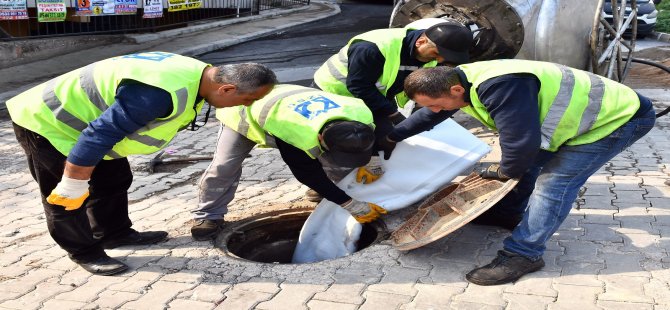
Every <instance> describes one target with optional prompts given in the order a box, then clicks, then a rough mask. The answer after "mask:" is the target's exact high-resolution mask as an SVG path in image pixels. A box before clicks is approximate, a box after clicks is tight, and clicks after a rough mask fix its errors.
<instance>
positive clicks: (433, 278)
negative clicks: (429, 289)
mask: <svg viewBox="0 0 670 310" xmlns="http://www.w3.org/2000/svg"><path fill="white" fill-rule="evenodd" d="M475 267H476V265H475V264H464V263H453V262H448V261H444V262H442V263H440V264H436V265H435V266H434V267H433V269H432V270H431V271H430V274H428V276H427V277H424V278H421V279H420V282H421V283H427V284H436V285H447V286H457V287H466V286H468V282H467V281H466V280H465V274H466V273H468V272H469V271H470V270H472V269H474V268H475Z"/></svg>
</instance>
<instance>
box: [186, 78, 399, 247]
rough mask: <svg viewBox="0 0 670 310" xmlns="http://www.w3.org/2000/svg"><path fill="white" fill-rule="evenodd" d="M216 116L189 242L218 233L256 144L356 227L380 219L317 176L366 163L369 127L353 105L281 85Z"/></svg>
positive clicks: (361, 107) (368, 117) (360, 106)
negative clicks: (215, 131) (215, 130)
mask: <svg viewBox="0 0 670 310" xmlns="http://www.w3.org/2000/svg"><path fill="white" fill-rule="evenodd" d="M216 117H217V118H218V119H219V120H221V122H222V125H221V130H220V133H219V137H218V142H217V147H216V152H215V154H214V160H213V161H212V163H211V164H210V165H209V167H208V168H207V170H206V171H205V173H204V175H203V176H202V178H201V179H200V183H199V187H200V192H199V203H198V208H197V209H196V210H194V211H193V214H194V218H195V224H194V225H193V227H191V235H192V236H193V239H195V240H208V239H211V238H213V237H214V236H215V235H216V234H217V232H218V231H219V230H220V228H221V227H222V225H223V216H224V215H225V214H226V213H227V212H228V204H229V203H230V201H232V200H233V197H234V195H235V191H236V189H237V185H238V182H239V180H240V176H241V174H242V162H243V161H244V158H245V157H246V156H247V154H249V152H250V151H251V149H252V148H253V147H254V146H255V145H257V144H258V145H260V146H265V147H275V148H277V149H279V153H280V154H281V156H282V159H283V160H284V162H286V164H287V165H288V166H289V168H290V169H291V172H293V175H294V176H295V177H296V179H298V181H300V182H301V183H303V184H305V185H307V186H308V187H310V188H312V189H313V190H315V191H316V192H318V193H319V194H321V195H323V197H325V198H327V199H328V200H330V201H332V202H334V203H337V204H340V205H341V206H342V207H343V208H344V209H346V210H347V211H349V212H350V213H351V214H352V215H353V216H354V217H355V218H356V220H358V221H359V222H361V223H367V222H370V221H373V220H375V219H376V218H377V217H379V215H380V214H384V213H386V211H385V210H384V209H383V208H381V207H379V206H377V205H374V204H372V203H367V202H362V201H357V200H353V199H352V198H351V197H349V196H348V195H347V194H346V193H345V192H344V191H342V190H341V189H340V188H338V187H337V186H336V185H335V184H334V183H333V182H332V181H331V180H330V179H329V178H328V177H327V176H326V173H325V171H324V167H346V168H356V167H361V166H364V165H365V164H367V163H368V161H370V157H371V154H372V148H373V146H374V140H375V139H374V133H373V126H374V125H373V123H372V114H371V113H370V110H369V109H368V108H367V107H366V106H365V104H364V103H363V102H362V101H361V100H359V99H356V98H351V97H344V96H338V95H335V94H331V93H326V92H323V91H319V90H318V89H314V88H308V87H302V86H296V85H286V84H285V85H277V86H276V87H275V88H274V89H273V90H272V92H270V93H269V94H268V95H267V96H265V97H264V98H263V99H261V100H258V101H256V102H254V103H253V104H251V105H249V106H239V107H235V108H232V109H228V108H226V109H218V110H217V112H216Z"/></svg>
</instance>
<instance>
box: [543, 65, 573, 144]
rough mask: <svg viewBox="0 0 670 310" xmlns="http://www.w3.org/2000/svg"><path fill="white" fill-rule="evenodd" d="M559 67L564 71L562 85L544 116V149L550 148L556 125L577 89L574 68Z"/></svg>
mask: <svg viewBox="0 0 670 310" xmlns="http://www.w3.org/2000/svg"><path fill="white" fill-rule="evenodd" d="M558 68H559V69H560V70H561V73H563V78H562V79H561V86H560V87H559V90H558V94H557V95H556V99H554V104H552V105H551V107H550V108H549V112H548V113H547V116H546V117H545V118H544V122H542V129H541V130H540V134H541V135H542V143H541V144H540V146H541V147H542V148H543V149H547V148H549V144H551V139H552V138H553V136H554V132H555V131H556V127H557V126H558V123H559V122H560V121H561V119H562V118H563V115H564V114H565V111H566V110H567V109H568V105H569V104H570V98H572V91H573V90H574V89H575V76H574V74H572V70H570V69H569V68H566V67H564V66H560V65H558Z"/></svg>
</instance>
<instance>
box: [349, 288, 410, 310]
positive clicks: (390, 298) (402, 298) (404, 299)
mask: <svg viewBox="0 0 670 310" xmlns="http://www.w3.org/2000/svg"><path fill="white" fill-rule="evenodd" d="M363 297H365V302H364V303H363V305H361V307H360V308H358V309H360V310H376V309H397V308H399V307H400V305H404V304H408V303H409V302H410V301H411V300H412V296H407V295H399V294H393V293H384V292H375V291H366V292H364V293H363Z"/></svg>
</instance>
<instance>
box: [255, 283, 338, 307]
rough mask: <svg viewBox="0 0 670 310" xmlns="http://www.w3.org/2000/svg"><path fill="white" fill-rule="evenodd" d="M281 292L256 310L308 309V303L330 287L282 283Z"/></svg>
mask: <svg viewBox="0 0 670 310" xmlns="http://www.w3.org/2000/svg"><path fill="white" fill-rule="evenodd" d="M280 288H281V291H279V293H277V295H275V296H274V297H273V298H272V299H271V300H269V301H265V302H261V303H260V304H258V306H256V309H264V310H265V309H266V310H274V309H307V302H308V301H309V300H310V299H311V298H312V297H313V296H314V294H316V293H318V292H323V291H325V290H326V289H327V288H328V286H326V285H316V284H302V283H282V284H281V285H280Z"/></svg>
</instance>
